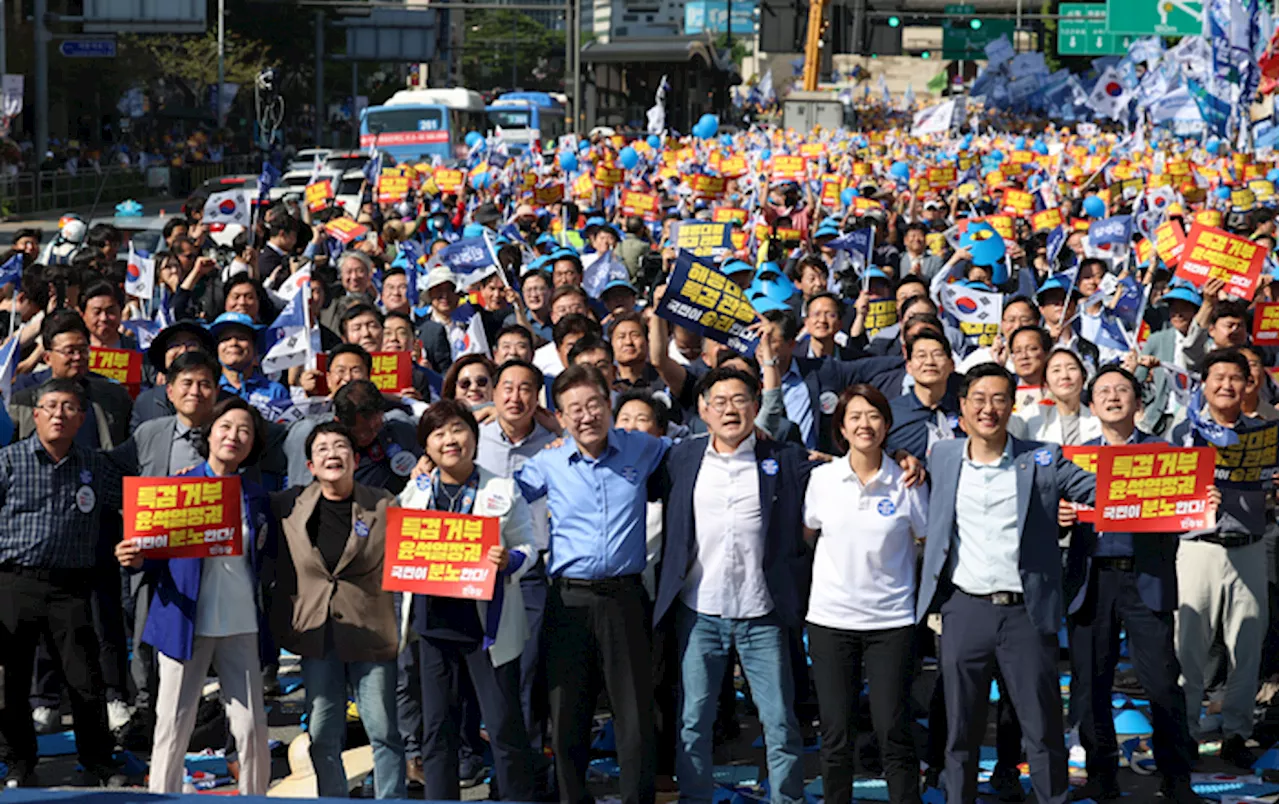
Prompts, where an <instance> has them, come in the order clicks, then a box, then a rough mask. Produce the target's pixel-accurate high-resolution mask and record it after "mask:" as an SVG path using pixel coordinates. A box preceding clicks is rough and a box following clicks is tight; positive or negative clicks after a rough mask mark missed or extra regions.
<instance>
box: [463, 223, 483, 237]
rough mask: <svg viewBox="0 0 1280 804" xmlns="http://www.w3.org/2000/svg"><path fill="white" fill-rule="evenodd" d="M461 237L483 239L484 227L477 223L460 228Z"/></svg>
mask: <svg viewBox="0 0 1280 804" xmlns="http://www.w3.org/2000/svg"><path fill="white" fill-rule="evenodd" d="M462 236H463V237H483V236H484V226H482V225H481V224H478V223H468V224H467V225H466V226H464V227H462Z"/></svg>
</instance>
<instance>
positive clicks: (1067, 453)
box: [1062, 447, 1102, 525]
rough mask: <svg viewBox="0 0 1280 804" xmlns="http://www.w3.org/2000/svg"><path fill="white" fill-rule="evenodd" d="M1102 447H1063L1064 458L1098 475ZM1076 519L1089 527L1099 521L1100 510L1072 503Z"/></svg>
mask: <svg viewBox="0 0 1280 804" xmlns="http://www.w3.org/2000/svg"><path fill="white" fill-rule="evenodd" d="M1100 449H1102V447H1063V448H1062V456H1063V457H1064V458H1066V459H1067V460H1069V461H1071V462H1072V463H1074V464H1075V465H1076V466H1079V467H1080V468H1081V469H1083V470H1085V471H1086V472H1090V473H1092V474H1095V475H1096V474H1097V473H1098V450H1100ZM1072 505H1073V506H1074V507H1075V509H1076V519H1077V520H1078V521H1080V522H1084V523H1087V524H1089V525H1092V524H1095V523H1096V522H1097V521H1098V509H1096V508H1094V507H1093V506H1091V505H1085V504H1084V503H1072Z"/></svg>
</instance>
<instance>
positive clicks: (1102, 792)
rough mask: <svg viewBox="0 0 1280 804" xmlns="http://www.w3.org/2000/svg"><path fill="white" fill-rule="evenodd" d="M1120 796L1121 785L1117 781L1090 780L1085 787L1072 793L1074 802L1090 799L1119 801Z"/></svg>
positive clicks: (1078, 788)
mask: <svg viewBox="0 0 1280 804" xmlns="http://www.w3.org/2000/svg"><path fill="white" fill-rule="evenodd" d="M1120 796H1121V793H1120V785H1119V784H1117V783H1116V780H1115V779H1090V780H1089V781H1088V783H1087V784H1085V785H1084V786H1083V787H1077V788H1076V789H1075V790H1072V791H1071V800H1072V801H1084V800H1085V799H1090V798H1091V799H1093V800H1094V801H1119V800H1120Z"/></svg>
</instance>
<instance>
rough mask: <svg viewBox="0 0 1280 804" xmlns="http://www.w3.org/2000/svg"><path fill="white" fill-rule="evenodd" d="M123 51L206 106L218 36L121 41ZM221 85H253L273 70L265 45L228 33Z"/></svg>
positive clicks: (214, 72) (215, 69)
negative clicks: (140, 56) (136, 55)
mask: <svg viewBox="0 0 1280 804" xmlns="http://www.w3.org/2000/svg"><path fill="white" fill-rule="evenodd" d="M121 41H122V42H123V44H124V46H125V48H126V49H127V50H136V51H138V52H141V53H142V54H145V57H146V58H147V59H148V60H149V61H150V62H151V63H152V65H153V66H154V68H155V72H156V73H157V74H158V75H160V76H163V77H164V78H165V79H166V80H176V81H177V82H178V83H179V84H181V85H182V87H183V88H184V89H185V90H186V91H187V93H188V94H189V95H190V96H191V100H192V101H193V102H194V103H196V104H197V105H200V104H204V103H207V102H208V99H209V88H210V87H212V86H214V85H215V84H217V83H218V34H217V31H216V30H214V29H213V28H210V30H208V31H207V32H206V33H205V34H204V35H203V36H182V35H173V34H170V35H159V36H157V35H155V34H147V35H142V36H135V35H130V36H124V37H121ZM223 63H224V71H225V79H224V80H225V81H226V82H227V83H229V84H240V85H241V86H249V87H251V86H252V85H253V82H254V79H255V78H257V75H258V73H259V72H261V71H262V70H263V69H265V68H267V67H275V66H276V62H275V61H273V60H272V59H271V58H270V55H269V54H268V49H267V45H266V44H265V43H263V42H259V41H257V40H254V39H249V38H246V37H244V36H241V35H240V34H237V33H234V32H232V31H228V32H227V33H226V42H225V50H224V55H223Z"/></svg>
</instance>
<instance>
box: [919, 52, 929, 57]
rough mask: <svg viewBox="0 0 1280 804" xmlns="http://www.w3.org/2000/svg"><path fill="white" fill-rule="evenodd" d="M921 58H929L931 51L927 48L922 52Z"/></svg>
mask: <svg viewBox="0 0 1280 804" xmlns="http://www.w3.org/2000/svg"><path fill="white" fill-rule="evenodd" d="M920 58H922V59H927V58H929V51H927V50H926V51H924V52H923V53H921V54H920Z"/></svg>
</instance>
